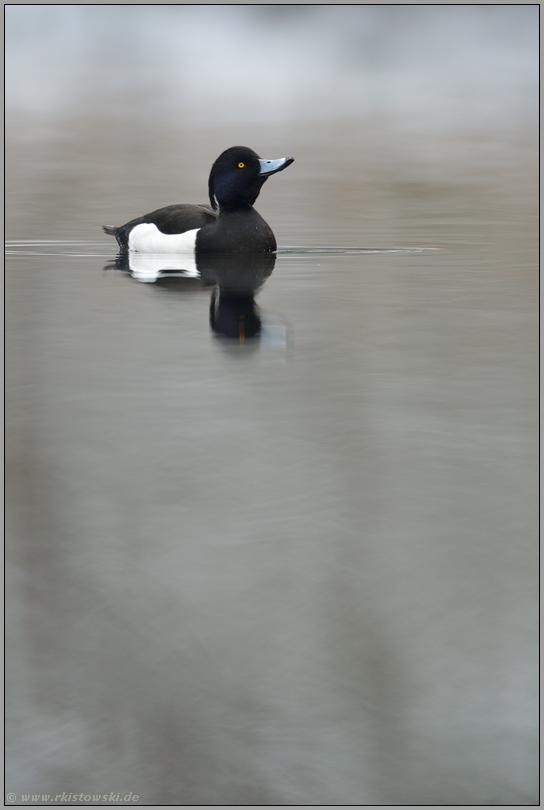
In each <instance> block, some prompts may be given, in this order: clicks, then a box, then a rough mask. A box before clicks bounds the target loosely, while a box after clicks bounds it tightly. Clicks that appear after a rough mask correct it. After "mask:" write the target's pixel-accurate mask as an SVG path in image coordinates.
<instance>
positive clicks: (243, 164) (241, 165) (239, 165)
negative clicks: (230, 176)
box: [238, 163, 246, 169]
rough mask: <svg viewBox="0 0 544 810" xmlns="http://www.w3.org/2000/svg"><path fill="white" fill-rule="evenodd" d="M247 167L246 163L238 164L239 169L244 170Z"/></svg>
mask: <svg viewBox="0 0 544 810" xmlns="http://www.w3.org/2000/svg"><path fill="white" fill-rule="evenodd" d="M245 165H246V164H245V163H239V164H238V168H239V169H243V168H244V166H245Z"/></svg>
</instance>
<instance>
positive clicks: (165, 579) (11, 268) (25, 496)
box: [6, 7, 538, 806]
mask: <svg viewBox="0 0 544 810" xmlns="http://www.w3.org/2000/svg"><path fill="white" fill-rule="evenodd" d="M72 8H75V7H72ZM121 113H122V114H121ZM395 120H396V119H394V118H383V117H380V116H379V115H378V116H375V117H374V118H372V117H371V116H367V117H363V118H361V116H360V114H359V113H357V115H355V114H353V115H351V116H350V115H349V114H348V113H346V114H345V115H344V117H342V118H341V119H340V118H337V119H336V120H335V121H334V122H326V121H325V119H324V118H321V119H319V126H317V125H316V121H317V119H311V118H308V117H304V116H301V117H299V118H296V117H294V118H289V119H288V120H287V119H285V118H281V116H280V117H279V120H277V121H276V122H275V123H270V125H267V126H266V127H264V128H263V125H262V123H259V122H253V123H248V122H244V123H243V125H242V124H240V123H239V122H235V121H234V120H230V119H229V120H225V121H224V122H223V125H222V129H221V131H220V132H217V131H214V130H213V128H211V127H209V126H207V125H202V126H201V125H200V124H199V123H198V121H192V122H190V123H188V122H187V121H185V120H182V119H180V118H177V117H175V116H174V117H173V118H172V119H171V120H170V121H169V119H168V116H167V115H163V116H162V117H157V118H154V117H153V116H147V117H144V116H143V115H139V114H136V113H134V111H132V112H131V111H130V110H129V111H126V110H125V111H122V110H121V112H120V111H119V110H112V109H111V108H109V107H108V106H107V105H105V106H100V105H95V106H94V107H92V108H89V109H83V108H80V107H78V108H77V109H74V110H71V111H69V112H66V111H65V112H64V113H62V114H60V113H58V114H56V115H55V116H49V117H48V116H45V117H44V116H43V115H42V114H41V113H40V114H39V115H38V113H36V112H32V111H28V110H26V111H25V110H19V111H17V112H12V114H11V115H10V121H9V126H8V149H7V173H8V177H7V237H8V256H7V264H6V296H7V297H6V320H7V326H6V340H7V344H6V345H7V448H8V467H7V487H8V488H7V506H8V523H7V526H8V545H7V630H8V637H7V652H8V656H7V663H8V680H7V706H8V716H9V719H8V737H7V742H8V771H7V781H6V790H7V791H8V792H9V791H12V792H13V793H14V794H15V795H16V796H17V803H19V802H20V800H21V796H23V795H30V794H36V795H38V794H39V795H40V796H41V795H49V796H50V799H49V801H48V802H46V803H52V804H55V803H56V804H62V803H64V804H66V803H67V801H68V799H67V798H65V799H63V798H62V794H66V796H68V794H70V793H72V794H73V795H77V796H78V795H79V794H80V793H83V794H86V795H89V796H94V797H95V798H91V799H89V800H87V799H85V798H83V799H76V800H72V803H73V804H76V805H77V804H120V803H123V797H124V796H125V795H127V794H129V793H132V795H136V796H138V797H139V798H138V799H137V800H136V802H132V803H137V804H144V805H152V806H153V805H161V804H167V805H360V804H363V805H388V804H392V805H404V804H406V805H433V804H438V805H440V804H442V805H456V804H459V805H464V804H466V805H532V804H536V803H537V802H538V792H537V791H538V772H537V769H538V749H537V732H536V728H537V655H538V651H537V626H536V623H537V590H536V589H537V562H538V560H537V540H538V534H537V508H538V494H537V462H538V458H537V416H538V388H537V372H538V365H537V363H538V353H537V337H538V335H537V315H538V311H537V304H538V286H537V285H538V269H537V268H538V265H537V233H538V231H537V207H536V192H537V189H536V180H535V177H536V141H535V139H534V138H533V136H532V135H531V132H532V130H531V128H530V127H523V126H521V125H520V126H517V125H516V126H513V125H512V126H510V124H511V122H510V124H506V123H504V122H503V123H502V125H501V126H500V127H499V126H497V127H492V126H489V127H487V128H486V127H481V128H479V129H478V128H473V129H470V128H468V129H467V128H463V127H458V128H457V129H449V128H448V127H446V128H444V129H436V128H435V129H434V130H433V129H432V127H431V126H430V125H429V126H428V127H426V126H424V125H421V126H419V127H412V128H410V126H404V125H403V126H400V125H399V124H398V122H397V123H395ZM518 123H519V122H518ZM158 142H160V148H159V149H158V150H157V149H156V148H155V147H156V144H157V143H158ZM240 142H241V143H246V144H247V145H248V146H251V147H253V148H255V149H256V150H257V151H258V152H259V153H260V154H262V155H263V156H264V157H267V158H275V157H280V156H283V155H285V154H292V155H294V157H295V163H294V164H293V166H291V167H290V168H289V169H288V170H286V171H285V172H284V173H282V174H281V175H278V176H276V177H272V178H271V179H270V180H269V181H268V182H267V184H266V185H265V187H264V188H263V191H262V194H261V197H260V198H259V200H258V202H257V205H256V208H257V209H258V210H259V211H260V213H262V214H263V216H264V217H265V219H267V221H268V222H269V223H270V225H271V226H272V228H273V230H274V232H275V234H276V237H277V239H278V243H279V245H280V248H281V249H280V251H279V255H278V257H277V260H276V264H275V267H274V268H273V270H272V272H270V268H265V269H264V270H262V268H261V270H259V268H257V270H256V271H255V273H256V275H255V279H256V281H255V284H254V285H253V286H254V287H255V288H257V287H258V286H259V284H261V282H262V286H261V287H260V288H259V289H255V290H254V293H255V301H256V306H257V307H258V309H255V310H253V309H251V306H252V303H251V301H252V299H251V295H248V296H246V303H245V304H244V306H245V305H246V304H247V305H248V306H250V309H246V310H244V312H245V317H246V319H247V320H246V321H245V323H246V324H247V323H248V322H249V320H250V317H253V316H254V315H255V316H256V317H257V316H258V317H259V318H260V319H261V321H262V326H261V331H260V333H259V336H258V337H256V338H251V337H250V336H249V333H244V335H243V337H244V339H243V340H240V339H239V337H240V335H239V333H238V338H227V337H224V336H223V337H222V336H221V335H219V334H217V332H214V331H213V330H212V329H211V327H210V301H211V298H212V295H215V293H214V292H213V289H214V288H213V282H214V280H217V277H213V278H212V279H211V282H210V284H209V286H202V285H201V284H200V282H199V281H198V279H193V280H191V279H189V278H187V277H185V278H182V279H180V278H179V277H178V278H173V277H172V274H170V276H168V277H167V278H166V279H165V278H163V279H160V280H159V281H158V282H155V281H153V279H152V278H151V276H150V275H148V276H145V272H143V271H142V272H140V273H138V272H134V273H133V275H130V274H128V273H127V272H123V271H122V270H120V269H112V268H111V266H110V267H107V266H108V265H111V264H112V263H113V261H114V258H115V250H114V244H113V240H111V239H109V238H108V237H106V236H105V235H104V234H102V233H101V231H100V225H101V224H103V223H107V224H121V223H122V222H125V221H127V220H128V219H130V218H132V217H133V216H136V215H138V214H141V213H143V212H145V211H149V210H152V209H153V208H156V207H158V206H160V205H163V204H168V203H171V202H176V201H178V202H205V201H206V183H207V174H208V171H209V167H210V166H211V163H212V161H213V160H214V159H215V157H217V155H218V154H219V152H220V151H222V149H224V148H226V147H228V146H230V145H232V144H234V143H240ZM324 248H329V250H325V249H324ZM331 248H333V249H334V250H331ZM347 248H350V250H347ZM105 268H106V269H105ZM212 271H213V268H212V270H210V273H212V276H213V272H212ZM214 272H215V271H214ZM217 272H218V271H217ZM259 273H260V275H259ZM151 275H152V274H151ZM153 278H154V277H153ZM222 292H224V285H223V289H222ZM246 292H247V290H246ZM222 301H223V304H222V305H225V301H226V303H227V304H228V303H229V301H228V296H227V297H226V298H225V296H224V297H223V299H222ZM248 301H249V303H248ZM216 303H217V302H216ZM238 304H239V302H238ZM229 312H230V310H228V307H227V308H226V309H223V310H222V313H223V314H222V320H220V325H219V326H217V323H216V327H217V331H221V328H219V327H223V326H225V324H227V325H228V324H229V323H231V320H229V318H230V315H229ZM225 313H226V314H225ZM231 314H232V313H231ZM236 317H237V316H236ZM227 331H228V330H227ZM112 792H113V794H114V797H113V798H111V796H110V794H111V793H112ZM117 793H119V795H120V799H119V800H117V799H116V798H115V796H116V795H117ZM99 795H100V796H102V795H106V799H105V800H104V799H102V798H100V799H99V798H98V796H99ZM27 803H28V802H27ZM125 803H129V802H125Z"/></svg>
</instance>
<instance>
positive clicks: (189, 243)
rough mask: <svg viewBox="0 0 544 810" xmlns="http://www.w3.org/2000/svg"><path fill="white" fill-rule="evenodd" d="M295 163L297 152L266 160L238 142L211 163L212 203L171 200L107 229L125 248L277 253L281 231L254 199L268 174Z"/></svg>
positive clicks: (134, 250)
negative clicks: (174, 202) (267, 219)
mask: <svg viewBox="0 0 544 810" xmlns="http://www.w3.org/2000/svg"><path fill="white" fill-rule="evenodd" d="M293 162H294V158H293V157H283V158H277V159H275V160H265V159H263V158H261V157H259V155H258V154H257V153H256V152H254V151H253V149H250V148H249V147H247V146H232V147H230V149H226V150H225V151H224V152H223V153H222V154H221V155H219V157H218V158H217V160H216V161H215V163H214V164H213V166H212V168H211V172H210V177H209V180H208V193H209V198H210V205H190V204H178V205H167V206H166V207H164V208H158V209H157V210H156V211H152V212H151V213H150V214H144V216H142V217H138V218H137V219H132V220H131V221H130V222H127V223H126V224H125V225H120V226H119V227H114V226H111V225H103V226H102V230H103V231H105V233H107V234H109V235H110V236H114V237H115V238H116V240H117V244H118V245H119V248H120V250H121V252H122V253H154V254H157V253H159V254H160V253H192V254H193V255H200V254H208V253H270V252H274V251H275V250H276V247H277V245H276V239H275V236H274V234H273V232H272V229H271V228H270V226H269V225H268V223H266V222H265V220H264V219H263V218H262V217H261V215H260V214H259V213H257V211H256V210H255V209H254V208H253V203H254V202H255V200H256V199H257V197H258V196H259V193H260V191H261V188H262V187H263V185H264V183H266V181H267V180H268V178H269V177H271V176H272V175H273V174H277V173H278V172H282V171H283V170H284V169H286V168H287V166H290V165H291V163H293Z"/></svg>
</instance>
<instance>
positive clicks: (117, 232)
mask: <svg viewBox="0 0 544 810" xmlns="http://www.w3.org/2000/svg"><path fill="white" fill-rule="evenodd" d="M102 230H103V231H104V233H107V234H108V236H115V238H116V239H117V244H118V245H119V247H120V248H121V250H125V249H126V247H127V236H126V234H125V232H124V230H123V229H122V228H114V227H113V225H102Z"/></svg>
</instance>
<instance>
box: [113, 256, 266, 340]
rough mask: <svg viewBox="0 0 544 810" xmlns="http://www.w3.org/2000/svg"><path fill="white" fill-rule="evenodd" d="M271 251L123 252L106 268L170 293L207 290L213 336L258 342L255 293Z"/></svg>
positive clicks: (257, 312) (262, 277) (261, 282)
mask: <svg viewBox="0 0 544 810" xmlns="http://www.w3.org/2000/svg"><path fill="white" fill-rule="evenodd" d="M275 263H276V256H275V254H274V253H242V254H240V253H238V254H235V253H209V254H206V255H203V256H198V257H196V258H195V257H194V256H193V255H190V254H167V255H145V254H141V253H122V254H120V255H119V256H118V257H117V259H116V261H115V264H113V265H109V266H108V268H107V269H116V270H122V271H123V272H125V273H128V274H129V275H130V276H131V277H132V278H134V279H136V280H137V281H141V282H143V283H147V284H154V285H156V287H160V288H162V289H165V290H169V291H170V292H178V293H179V292H190V291H196V290H202V289H206V288H212V293H211V301H210V326H211V328H212V331H213V332H214V334H215V335H216V336H217V337H218V338H223V339H228V340H236V341H238V343H245V341H246V340H251V339H253V342H254V341H255V339H257V338H259V337H260V336H261V331H262V321H261V315H260V312H259V308H258V306H257V304H256V303H255V295H256V293H257V292H258V291H259V289H260V288H261V287H262V286H263V284H264V282H265V281H266V279H267V278H268V276H270V274H271V273H272V270H273V269H274V265H275Z"/></svg>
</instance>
